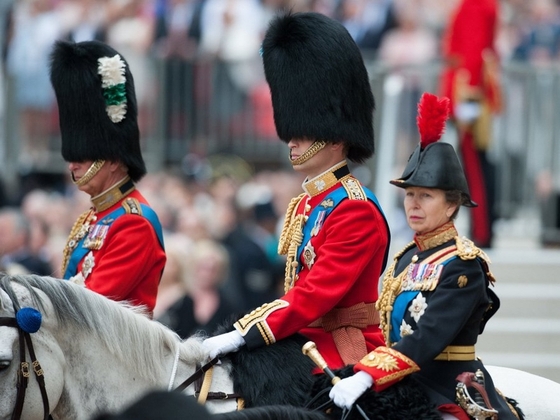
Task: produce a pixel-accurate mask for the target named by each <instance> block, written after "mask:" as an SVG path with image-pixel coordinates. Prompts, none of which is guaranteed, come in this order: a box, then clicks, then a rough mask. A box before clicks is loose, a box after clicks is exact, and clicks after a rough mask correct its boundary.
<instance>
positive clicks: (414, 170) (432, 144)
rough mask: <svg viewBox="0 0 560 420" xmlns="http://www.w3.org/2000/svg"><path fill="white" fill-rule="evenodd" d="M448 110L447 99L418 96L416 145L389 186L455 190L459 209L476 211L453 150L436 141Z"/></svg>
mask: <svg viewBox="0 0 560 420" xmlns="http://www.w3.org/2000/svg"><path fill="white" fill-rule="evenodd" d="M449 110H450V109H449V98H446V97H443V98H438V97H437V96H435V95H432V94H430V93H424V94H423V95H422V98H420V102H419V104H418V116H417V118H416V121H417V124H418V131H419V133H420V144H418V146H417V147H416V149H415V150H414V152H413V153H412V155H411V156H410V158H409V159H408V163H407V165H406V167H405V169H404V171H403V174H402V175H401V177H400V178H397V179H393V180H392V181H390V182H391V184H393V185H396V186H397V187H401V188H406V187H425V188H438V189H440V190H457V191H460V192H461V193H462V196H463V202H462V205H464V206H466V207H476V206H477V204H476V203H475V202H474V201H472V200H471V196H470V192H469V187H468V185H467V179H466V177H465V173H464V171H463V167H462V166H461V163H460V162H459V157H458V156H457V153H455V149H454V148H453V146H452V145H451V144H449V143H444V142H440V141H438V140H439V139H440V138H441V136H442V134H443V131H444V129H445V121H446V120H447V118H448V116H449Z"/></svg>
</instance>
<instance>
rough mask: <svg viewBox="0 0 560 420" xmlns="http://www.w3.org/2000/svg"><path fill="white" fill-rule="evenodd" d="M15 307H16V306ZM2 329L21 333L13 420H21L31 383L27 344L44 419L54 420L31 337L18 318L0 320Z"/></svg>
mask: <svg viewBox="0 0 560 420" xmlns="http://www.w3.org/2000/svg"><path fill="white" fill-rule="evenodd" d="M14 306H15V305H14ZM16 312H17V308H16ZM0 327H13V328H16V329H17V330H18V333H19V355H20V364H19V369H18V376H17V381H16V387H17V396H16V405H15V407H14V411H13V412H12V417H11V419H12V420H19V419H21V415H22V412H23V403H24V400H25V391H26V389H27V383H28V381H29V377H30V376H31V375H30V373H29V363H28V362H27V361H26V360H25V352H26V349H25V344H27V351H29V356H30V357H31V366H32V368H33V372H34V373H35V377H36V379H37V382H38V383H39V389H40V391H41V398H42V399H43V414H44V416H43V419H44V420H47V419H52V417H51V415H50V408H49V397H48V396H47V389H46V386H45V377H44V375H43V369H42V368H41V365H40V364H39V361H38V360H37V356H36V355H35V350H34V349H33V342H32V341H31V335H30V334H29V333H28V332H26V331H24V330H22V329H21V327H20V326H19V324H18V322H17V320H16V318H9V317H2V318H0Z"/></svg>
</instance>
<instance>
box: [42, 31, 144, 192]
mask: <svg viewBox="0 0 560 420" xmlns="http://www.w3.org/2000/svg"><path fill="white" fill-rule="evenodd" d="M50 78H51V83H52V86H53V88H54V91H55V94H56V99H57V102H58V111H59V123H60V133H61V137H62V157H63V158H64V160H66V161H67V162H84V161H87V160H92V161H95V160H110V161H120V162H122V163H124V164H125V165H126V166H127V167H128V173H129V175H130V177H131V178H132V180H133V181H138V180H140V178H142V176H144V175H145V174H146V166H145V164H144V159H143V158H142V153H141V149H140V132H139V128H138V122H137V113H138V110H137V104H136V94H135V90H134V80H133V77H132V73H131V72H130V69H129V67H128V63H127V62H126V60H125V58H124V57H122V56H121V55H120V54H119V53H118V52H117V51H116V50H114V49H113V48H111V47H110V46H109V45H107V44H104V43H102V42H98V41H86V42H79V43H73V42H67V41H57V42H56V43H55V45H54V48H53V51H52V53H51V68H50Z"/></svg>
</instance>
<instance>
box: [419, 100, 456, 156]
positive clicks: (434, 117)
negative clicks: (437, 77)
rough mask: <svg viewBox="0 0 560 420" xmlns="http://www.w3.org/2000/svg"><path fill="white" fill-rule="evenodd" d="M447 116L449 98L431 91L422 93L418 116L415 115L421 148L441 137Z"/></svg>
mask: <svg viewBox="0 0 560 420" xmlns="http://www.w3.org/2000/svg"><path fill="white" fill-rule="evenodd" d="M448 116H449V98H446V97H441V98H438V97H437V96H436V95H433V94H431V93H424V94H423V95H422V97H421V98H420V102H419V103H418V116H417V117H416V124H417V125H418V132H419V133H420V147H421V148H422V149H424V148H425V147H426V146H427V145H429V144H431V143H435V142H436V141H438V140H439V139H440V138H441V136H442V134H443V132H444V130H445V121H446V120H447V117H448Z"/></svg>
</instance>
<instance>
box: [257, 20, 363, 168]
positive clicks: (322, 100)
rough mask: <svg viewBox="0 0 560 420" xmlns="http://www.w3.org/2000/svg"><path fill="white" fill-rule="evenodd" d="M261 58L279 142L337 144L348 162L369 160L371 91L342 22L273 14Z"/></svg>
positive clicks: (361, 63) (360, 56)
mask: <svg viewBox="0 0 560 420" xmlns="http://www.w3.org/2000/svg"><path fill="white" fill-rule="evenodd" d="M262 55H263V64H264V72H265V76H266V80H267V82H268V84H269V86H270V91H271V94H272V105H273V108H274V122H275V124H276V131H277V133H278V136H279V137H280V138H281V139H282V140H283V141H285V142H289V141H290V140H291V139H292V138H303V137H305V138H309V139H313V140H323V141H326V142H339V141H342V142H344V143H345V144H346V145H347V148H348V159H350V160H351V161H354V162H363V161H364V160H365V159H367V158H369V157H371V155H372V154H373V152H374V137H373V110H374V99H373V93H372V91H371V87H370V84H369V76H368V73H367V70H366V68H365V65H364V62H363V59H362V55H361V53H360V50H359V48H358V46H357V45H356V43H355V42H354V40H353V39H352V37H351V36H350V34H349V33H348V31H347V30H346V28H344V26H343V25H342V24H340V23H339V22H337V21H335V20H333V19H330V18H328V17H327V16H324V15H321V14H319V13H294V14H292V13H288V14H284V15H281V16H278V17H276V18H274V19H273V20H272V21H271V22H270V25H269V28H268V30H267V32H266V34H265V37H264V41H263V44H262Z"/></svg>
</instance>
